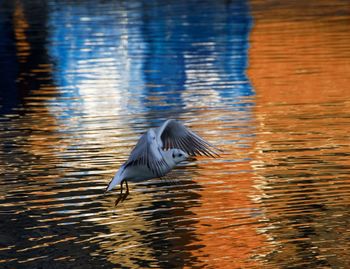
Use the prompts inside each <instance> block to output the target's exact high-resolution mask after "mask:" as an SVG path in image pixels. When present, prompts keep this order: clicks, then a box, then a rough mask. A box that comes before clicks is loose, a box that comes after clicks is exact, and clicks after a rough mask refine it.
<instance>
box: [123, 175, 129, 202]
mask: <svg viewBox="0 0 350 269" xmlns="http://www.w3.org/2000/svg"><path fill="white" fill-rule="evenodd" d="M124 181H125V185H126V192H125V193H124V196H123V199H122V202H123V201H124V200H125V199H126V197H128V195H129V185H128V182H127V181H126V180H124Z"/></svg>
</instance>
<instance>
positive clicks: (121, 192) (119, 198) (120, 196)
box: [114, 180, 124, 206]
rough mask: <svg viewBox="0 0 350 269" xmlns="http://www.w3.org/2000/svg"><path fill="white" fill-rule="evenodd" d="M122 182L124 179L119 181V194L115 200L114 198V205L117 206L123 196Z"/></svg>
mask: <svg viewBox="0 0 350 269" xmlns="http://www.w3.org/2000/svg"><path fill="white" fill-rule="evenodd" d="M123 183H124V180H123V181H122V182H121V183H120V194H119V197H118V199H117V200H115V203H114V206H117V205H118V203H119V202H120V200H121V199H122V198H123Z"/></svg>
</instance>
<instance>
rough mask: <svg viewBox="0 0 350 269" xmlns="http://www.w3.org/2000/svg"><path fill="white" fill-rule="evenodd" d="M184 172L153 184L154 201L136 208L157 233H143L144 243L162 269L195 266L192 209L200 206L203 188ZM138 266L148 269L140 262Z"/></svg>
mask: <svg viewBox="0 0 350 269" xmlns="http://www.w3.org/2000/svg"><path fill="white" fill-rule="evenodd" d="M185 172H188V171H185V170H182V169H177V170H175V171H174V172H171V173H170V175H169V176H168V177H167V179H162V180H155V181H152V182H150V183H149V184H147V185H149V186H147V188H146V191H147V190H151V195H152V197H153V199H152V200H153V201H152V202H151V203H150V204H148V205H147V207H143V208H139V209H136V212H137V213H139V214H141V215H142V216H143V218H144V220H145V221H147V222H148V223H151V224H152V226H153V227H154V230H153V231H151V232H144V233H143V234H142V241H143V243H144V244H147V245H148V246H149V247H150V248H151V249H152V250H153V255H154V256H155V257H156V259H157V262H158V264H159V266H161V268H183V267H185V266H191V264H195V259H196V258H195V257H194V256H191V250H193V248H200V246H199V245H198V246H193V242H194V241H196V236H195V234H194V233H193V231H194V224H195V223H197V222H198V221H197V220H196V216H195V214H194V213H193V212H192V211H191V208H192V207H196V206H199V204H200V195H199V189H201V186H200V185H199V184H198V183H197V182H195V181H193V180H191V179H188V178H186V176H185V175H186V174H185ZM138 264H139V266H146V264H143V261H142V260H140V261H138Z"/></svg>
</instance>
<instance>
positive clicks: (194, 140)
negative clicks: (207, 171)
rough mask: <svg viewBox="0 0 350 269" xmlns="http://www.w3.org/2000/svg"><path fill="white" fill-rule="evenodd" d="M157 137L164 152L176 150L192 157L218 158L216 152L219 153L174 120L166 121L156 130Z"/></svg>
mask: <svg viewBox="0 0 350 269" xmlns="http://www.w3.org/2000/svg"><path fill="white" fill-rule="evenodd" d="M157 135H158V139H159V140H160V141H161V142H160V144H161V147H162V149H164V150H168V149H171V148H178V149H181V150H183V151H185V152H186V153H187V154H189V155H192V156H196V155H206V156H210V157H218V156H219V154H218V153H217V151H221V150H220V149H218V148H216V147H215V146H213V145H212V144H210V143H209V142H207V141H205V140H204V139H203V138H201V137H200V136H199V135H197V134H196V133H194V132H193V131H191V130H189V129H188V128H186V127H185V126H184V125H183V124H182V123H181V122H179V121H176V120H167V121H166V122H165V123H164V124H163V125H162V126H161V127H159V128H158V129H157Z"/></svg>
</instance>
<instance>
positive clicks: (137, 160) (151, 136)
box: [125, 129, 168, 176]
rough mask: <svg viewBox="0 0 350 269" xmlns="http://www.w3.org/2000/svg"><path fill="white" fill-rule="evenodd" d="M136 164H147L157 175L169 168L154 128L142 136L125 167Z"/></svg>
mask: <svg viewBox="0 0 350 269" xmlns="http://www.w3.org/2000/svg"><path fill="white" fill-rule="evenodd" d="M134 165H145V166H147V167H148V169H150V171H152V173H153V174H155V175H156V176H162V174H163V173H162V170H164V168H168V164H167V163H166V161H165V160H164V156H163V154H162V150H161V148H160V146H159V145H158V144H157V141H156V134H155V132H154V131H153V129H150V130H148V131H147V133H145V134H143V135H142V136H141V137H140V139H139V141H138V142H137V144H136V146H135V148H134V149H133V150H132V151H131V153H130V157H129V159H128V160H127V162H126V163H125V167H127V166H134Z"/></svg>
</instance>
